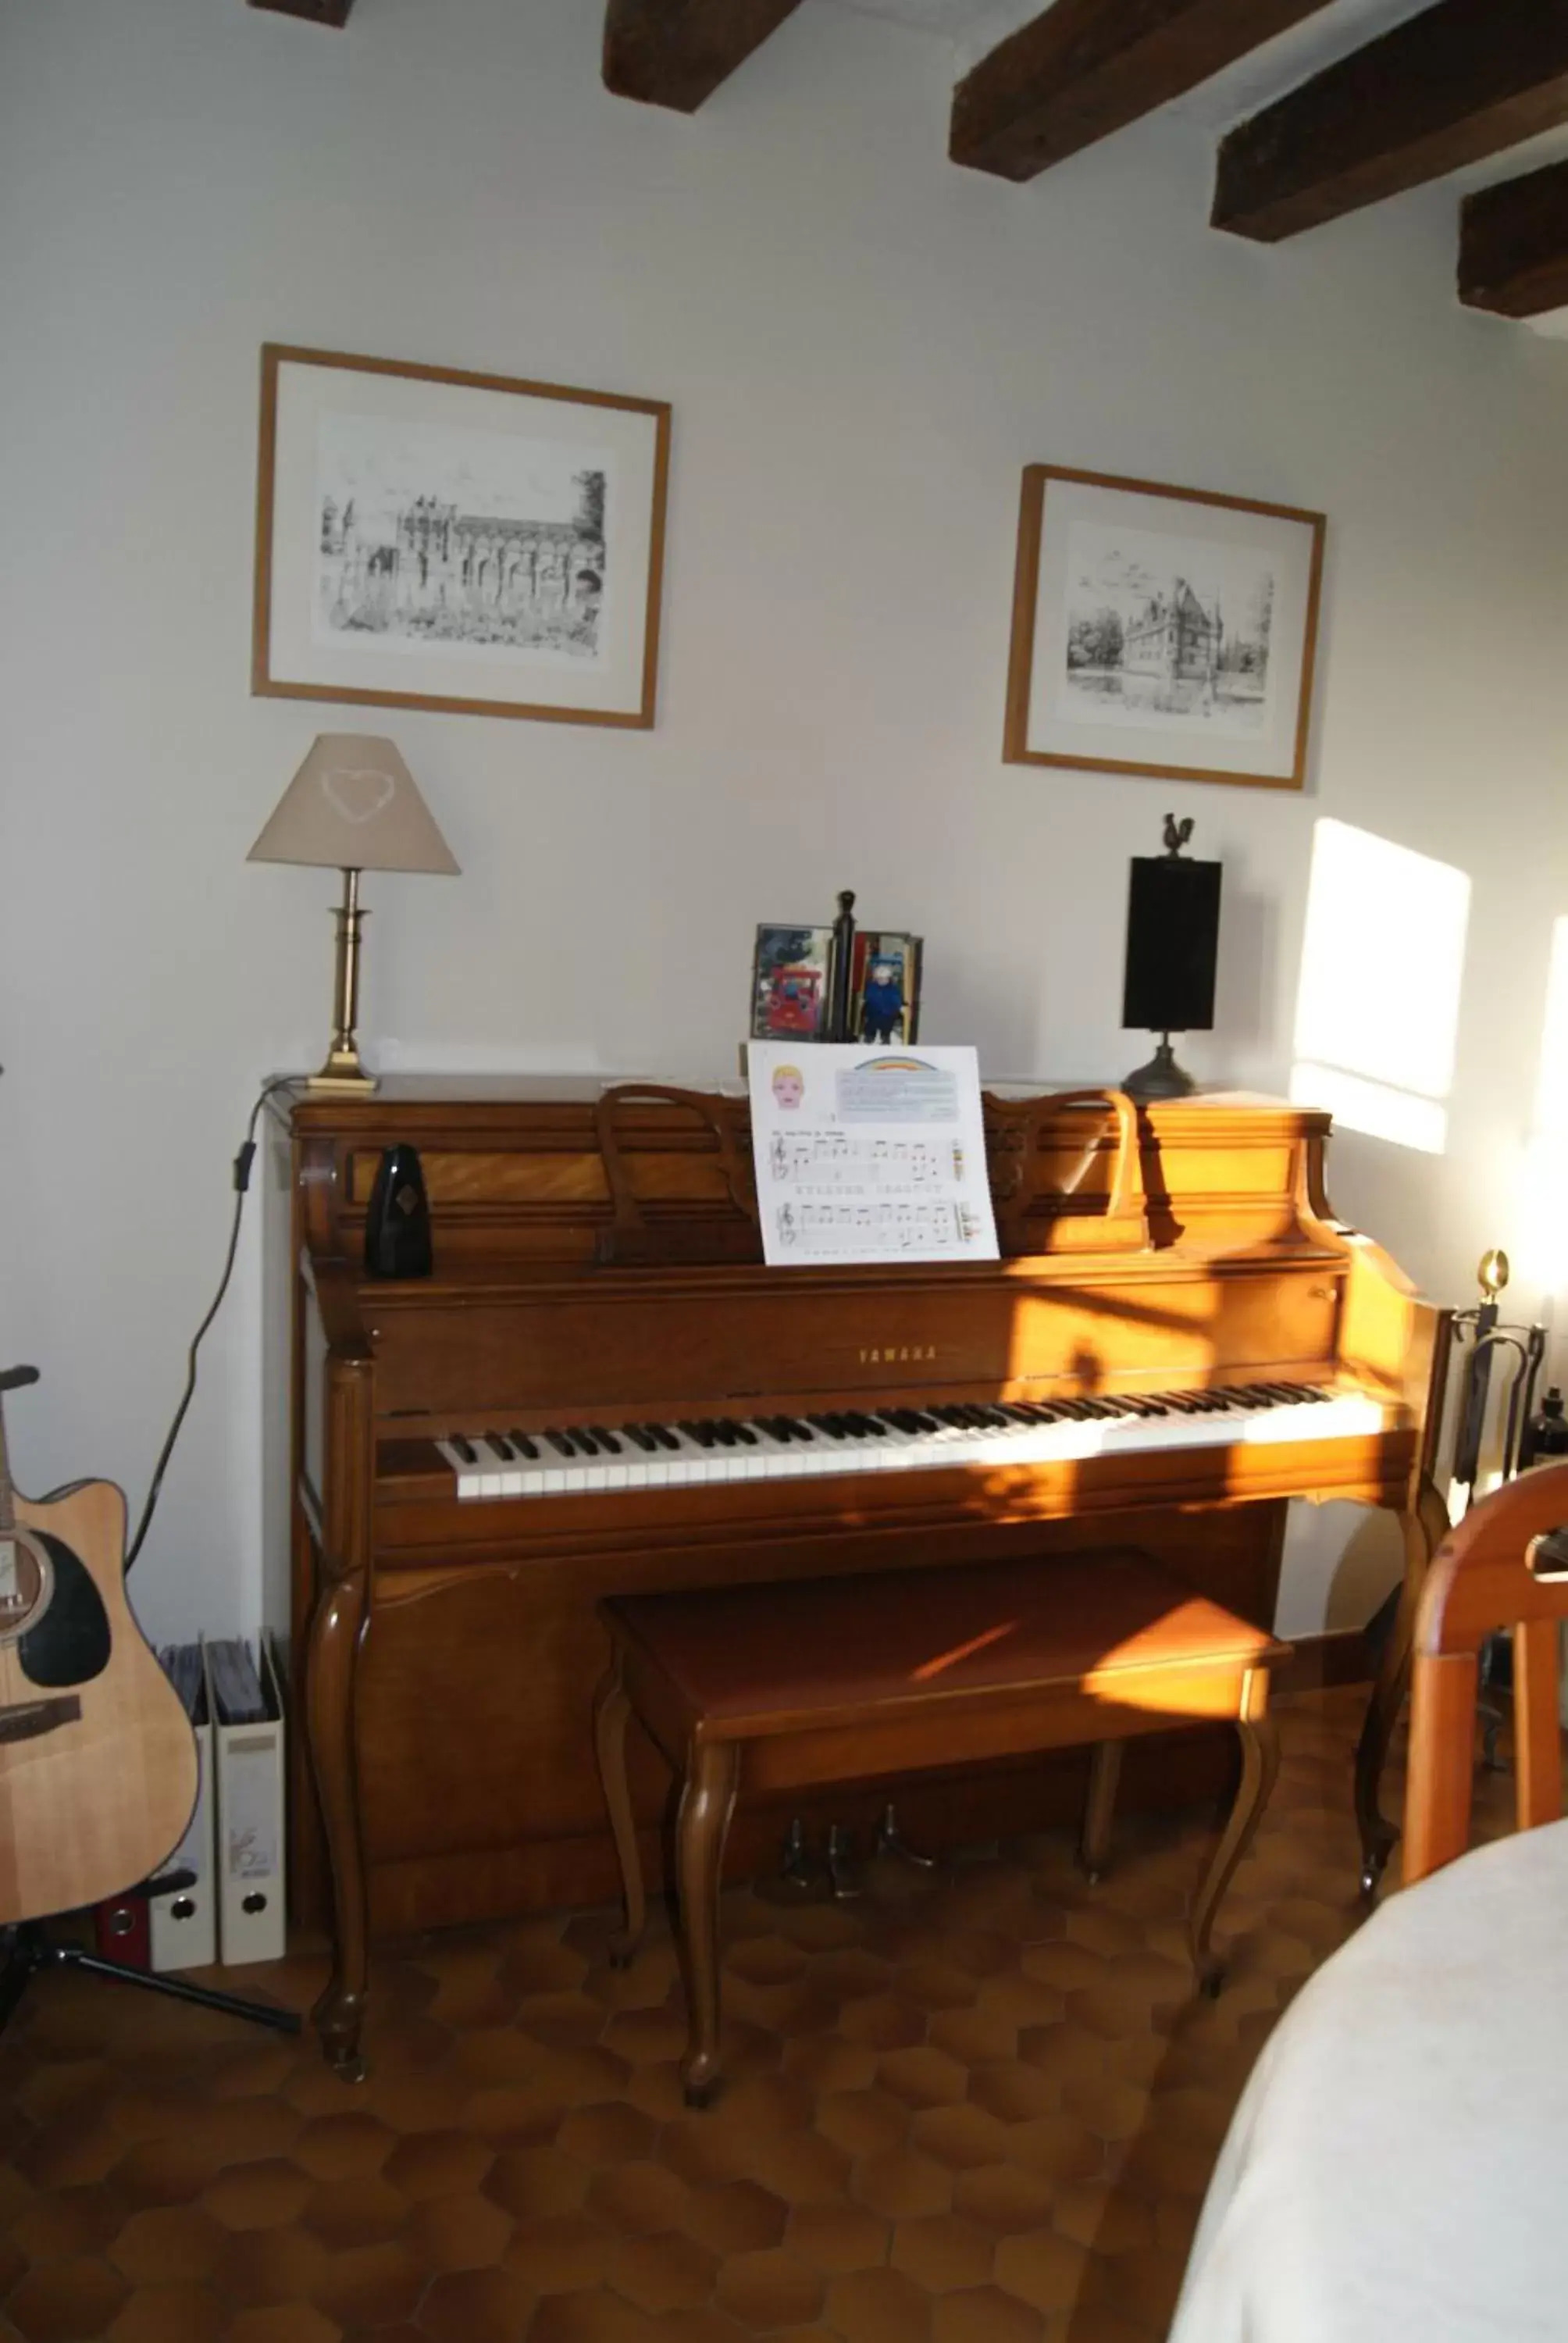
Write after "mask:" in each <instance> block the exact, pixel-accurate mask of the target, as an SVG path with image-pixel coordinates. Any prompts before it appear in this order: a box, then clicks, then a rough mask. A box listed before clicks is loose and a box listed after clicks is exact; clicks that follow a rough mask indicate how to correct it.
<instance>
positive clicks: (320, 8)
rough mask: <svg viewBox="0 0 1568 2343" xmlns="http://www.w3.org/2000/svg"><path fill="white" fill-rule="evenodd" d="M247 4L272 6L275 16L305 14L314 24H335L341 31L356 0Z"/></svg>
mask: <svg viewBox="0 0 1568 2343" xmlns="http://www.w3.org/2000/svg"><path fill="white" fill-rule="evenodd" d="M247 5H249V6H250V7H252V8H270V9H271V11H272V13H273V15H275V16H304V17H306V18H307V20H308V21H309V23H311V24H312V25H336V27H337V30H338V31H339V32H341V31H342V29H343V27H344V25H347V22H348V11H349V10H350V8H352V7H353V5H354V0H247Z"/></svg>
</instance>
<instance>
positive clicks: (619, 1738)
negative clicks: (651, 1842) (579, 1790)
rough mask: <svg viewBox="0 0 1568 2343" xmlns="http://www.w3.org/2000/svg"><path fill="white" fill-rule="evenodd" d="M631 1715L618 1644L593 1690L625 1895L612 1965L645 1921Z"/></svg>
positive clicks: (637, 1938) (622, 1958)
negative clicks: (629, 1764) (631, 1777)
mask: <svg viewBox="0 0 1568 2343" xmlns="http://www.w3.org/2000/svg"><path fill="white" fill-rule="evenodd" d="M630 1715H631V1700H630V1696H629V1694H628V1692H627V1688H626V1679H625V1675H624V1674H623V1670H622V1662H621V1654H620V1651H619V1648H618V1647H617V1650H616V1655H615V1658H614V1659H613V1661H612V1662H611V1663H610V1665H609V1668H608V1671H607V1673H606V1674H604V1675H603V1676H602V1677H601V1678H600V1679H599V1687H598V1692H597V1693H596V1694H594V1704H593V1737H594V1748H595V1750H596V1752H597V1753H598V1773H599V1780H600V1782H601V1783H602V1785H603V1786H604V1802H605V1805H607V1806H608V1809H609V1827H610V1835H611V1836H612V1837H613V1838H614V1840H615V1851H616V1854H617V1855H618V1857H619V1860H620V1879H621V1886H622V1889H623V1891H624V1893H625V1896H626V1926H625V1927H624V1928H622V1929H620V1930H619V1931H618V1933H617V1934H616V1935H615V1936H612V1937H611V1939H610V1947H609V1957H610V1966H611V1967H612V1968H618V1969H624V1968H626V1967H628V1966H629V1964H630V1962H631V1959H632V1956H633V1955H634V1954H635V1953H636V1951H637V1948H638V1945H640V1944H641V1942H642V1932H643V1930H644V1928H645V1927H646V1926H647V1925H648V1899H647V1897H646V1896H645V1895H644V1894H643V1886H642V1857H641V1856H640V1855H639V1854H638V1847H637V1817H636V1815H634V1814H633V1812H632V1805H631V1785H630V1783H629V1781H628V1778H627V1771H626V1726H627V1719H628V1717H629V1716H630Z"/></svg>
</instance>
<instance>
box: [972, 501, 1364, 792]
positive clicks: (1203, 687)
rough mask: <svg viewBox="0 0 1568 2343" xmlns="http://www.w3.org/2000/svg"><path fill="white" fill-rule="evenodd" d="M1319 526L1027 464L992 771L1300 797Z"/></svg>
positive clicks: (1270, 510)
mask: <svg viewBox="0 0 1568 2343" xmlns="http://www.w3.org/2000/svg"><path fill="white" fill-rule="evenodd" d="M1326 526H1327V524H1326V522H1325V519H1324V517H1323V515H1322V513H1315V512H1304V511H1301V510H1299V509H1298V508H1295V507H1294V506H1291V505H1271V504H1260V503H1256V502H1254V501H1253V500H1252V499H1251V498H1246V497H1228V496H1216V495H1212V494H1211V493H1209V492H1208V491H1206V490H1203V489H1201V488H1168V487H1164V486H1161V484H1160V483H1158V482H1155V481H1152V480H1131V479H1121V478H1114V477H1112V476H1111V475H1108V474H1105V473H1101V472H1075V471H1068V470H1065V469H1063V468H1060V467H1058V466H1055V465H1051V464H1030V465H1028V466H1026V468H1025V469H1024V474H1023V488H1022V496H1021V501H1020V511H1019V531H1018V562H1017V568H1016V572H1015V577H1014V583H1013V603H1012V642H1011V652H1010V659H1009V663H1008V685H1007V717H1006V724H1005V728H1004V731H1003V739H1002V758H1003V761H1004V762H1005V763H1008V764H1014V765H1057V766H1068V767H1076V768H1087V769H1090V770H1091V771H1096V772H1105V773H1133V774H1146V775H1150V776H1152V777H1155V778H1157V779H1186V780H1194V781H1226V782H1231V783H1236V784H1241V785H1243V786H1246V787H1250V788H1254V789H1302V788H1304V786H1305V783H1306V770H1307V738H1308V727H1309V723H1310V719H1311V713H1312V679H1313V670H1314V665H1315V659H1316V650H1317V630H1318V608H1319V601H1320V598H1321V594H1322V567H1323V538H1324V532H1325V528H1326Z"/></svg>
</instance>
